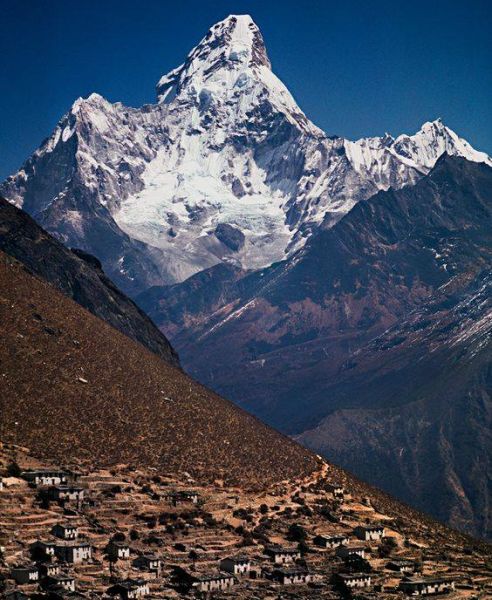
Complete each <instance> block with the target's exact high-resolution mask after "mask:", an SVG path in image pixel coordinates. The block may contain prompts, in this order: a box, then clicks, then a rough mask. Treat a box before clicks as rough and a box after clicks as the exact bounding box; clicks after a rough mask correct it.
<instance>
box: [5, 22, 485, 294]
mask: <svg viewBox="0 0 492 600" xmlns="http://www.w3.org/2000/svg"><path fill="white" fill-rule="evenodd" d="M157 95H158V101H157V103H156V104H153V105H146V106H143V107H142V108H129V107H126V106H124V105H123V104H121V103H111V102H108V101H107V100H106V99H105V98H103V97H102V96H100V95H99V94H96V93H94V94H91V95H90V96H89V97H88V98H85V99H83V98H79V99H78V100H76V101H75V102H74V104H73V105H72V107H71V109H70V110H69V111H68V112H67V113H66V115H65V116H64V117H62V119H61V120H60V121H59V123H58V125H57V126H56V128H55V130H54V132H53V134H52V135H51V136H50V137H49V138H48V139H47V140H46V141H45V142H44V143H43V144H42V145H41V146H40V148H39V149H38V150H36V152H35V153H34V154H33V155H32V156H31V158H30V159H29V160H28V161H26V163H25V164H24V165H23V167H22V169H20V170H19V172H18V173H16V174H15V175H13V176H12V177H9V178H8V179H7V180H6V181H5V182H4V183H3V184H2V185H1V186H0V193H3V194H4V195H5V197H6V198H8V199H9V200H10V201H11V202H14V203H16V204H17V206H22V207H23V208H24V209H25V210H26V211H28V212H29V213H31V214H32V215H34V216H35V218H37V219H38V220H39V221H40V223H41V224H42V225H43V226H44V227H45V228H47V229H48V230H49V231H50V232H52V233H55V234H56V235H58V236H59V237H61V238H62V239H63V240H64V241H65V242H66V243H67V244H69V245H70V246H76V247H79V248H82V249H85V250H87V251H89V252H92V253H93V254H96V255H98V256H99V258H101V260H102V261H103V264H104V266H105V268H106V270H107V272H108V273H109V274H110V275H111V276H112V277H113V278H114V279H115V280H116V281H117V282H118V283H119V284H120V285H121V286H123V288H125V289H127V290H128V289H131V290H134V289H137V290H139V291H140V290H141V289H142V288H144V287H146V286H148V285H154V284H162V283H172V282H175V281H181V280H183V279H185V278H186V277H188V276H190V275H192V274H193V273H195V272H197V271H200V270H202V269H205V268H207V267H210V266H212V265H214V264H217V263H218V262H221V261H227V262H233V263H234V264H236V265H238V266H240V267H242V268H245V269H256V268H260V267H264V266H267V265H269V264H271V263H272V262H275V261H278V260H282V259H284V258H287V257H289V256H290V255H291V254H292V253H293V252H295V251H296V250H297V249H298V248H300V247H302V246H303V244H304V243H305V241H306V239H307V238H308V237H309V236H310V235H312V234H313V233H314V232H316V230H317V228H318V227H319V226H320V225H321V224H323V226H324V227H329V226H330V225H332V224H333V223H335V222H336V221H337V220H339V219H340V218H341V217H343V216H344V215H345V214H346V213H347V212H348V211H349V210H350V209H351V208H352V207H353V206H354V205H355V204H356V203H357V202H358V201H360V200H365V199H367V198H369V197H370V196H371V195H373V194H375V193H376V192H377V191H379V190H386V189H388V188H389V187H394V188H401V187H402V186H404V185H408V184H412V183H414V182H416V181H417V180H418V179H419V178H421V177H423V176H425V175H426V174H427V173H428V172H429V171H430V169H431V168H432V167H433V166H434V164H435V162H436V161H437V160H438V158H439V157H440V156H441V155H442V154H443V153H444V152H446V153H448V154H455V155H459V156H464V157H465V158H467V159H469V160H473V161H476V162H486V163H487V164H489V165H491V166H492V162H491V160H490V158H489V157H488V156H487V155H486V154H484V153H482V152H477V151H476V150H474V149H473V148H472V147H471V146H470V145H469V144H468V143H467V142H466V141H465V140H463V139H461V138H459V137H458V136H457V135H456V134H455V133H454V132H453V131H452V130H451V129H449V128H447V127H446V126H445V125H444V124H443V123H442V121H441V120H436V121H433V122H429V123H425V124H424V125H423V126H422V127H421V129H420V130H419V131H418V132H417V133H416V134H414V135H410V136H409V135H400V136H399V137H397V138H396V139H395V138H393V137H392V136H391V135H389V134H385V135H384V136H382V137H371V138H363V139H360V140H357V141H355V142H352V141H349V140H345V139H343V138H339V137H329V136H327V135H326V134H325V133H324V132H323V131H321V130H320V129H319V128H318V127H316V126H315V125H314V124H313V123H312V122H311V121H310V120H309V119H308V118H307V117H306V116H305V115H304V113H303V112H302V110H301V109H300V108H299V106H298V105H297V103H296V101H295V100H294V98H293V97H292V95H291V94H290V92H289V91H288V89H287V88H286V87H285V85H284V84H283V83H282V82H281V81H280V80H279V79H278V78H277V77H276V75H275V74H274V73H273V72H272V69H271V65H270V61H269V59H268V55H267V51H266V48H265V43H264V41H263V37H262V34H261V32H260V30H259V28H258V27H257V25H256V24H255V23H254V21H253V20H252V18H251V17H250V16H249V15H231V16H229V17H227V18H226V19H224V20H223V21H220V22H219V23H217V24H216V25H214V26H213V27H212V28H211V29H210V30H209V31H208V33H207V34H206V35H205V37H204V38H203V39H202V40H201V41H200V42H199V43H198V45H197V46H196V47H195V48H193V49H192V50H191V52H190V53H189V54H188V56H187V57H186V58H185V60H184V62H183V64H182V65H180V66H179V67H177V68H176V69H173V70H172V71H171V72H169V73H168V74H167V75H165V76H164V77H162V78H161V79H160V81H159V83H158V84H157Z"/></svg>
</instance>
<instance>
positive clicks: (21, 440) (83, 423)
mask: <svg viewBox="0 0 492 600" xmlns="http://www.w3.org/2000/svg"><path fill="white" fill-rule="evenodd" d="M0 336H1V339H2V342H1V345H0V377H1V381H2V393H1V395H0V410H1V414H2V419H1V423H0V439H2V440H3V441H5V442H12V443H16V444H21V445H25V446H28V447H29V448H31V450H32V451H33V453H34V454H35V455H37V456H39V457H43V458H49V459H53V460H57V461H62V462H64V463H70V462H73V463H77V462H81V461H82V462H84V461H85V462H87V463H91V464H94V463H96V464H99V465H111V464H116V463H130V464H134V465H140V466H145V467H156V468H158V469H159V470H161V471H163V472H174V473H180V472H181V473H182V472H185V471H186V472H189V473H190V474H192V475H193V476H196V477H199V478H201V479H202V480H211V479H217V478H220V479H223V480H225V481H227V482H229V483H239V484H242V485H247V486H251V487H257V486H265V485H268V484H270V483H273V482H275V481H280V480H283V479H289V478H299V477H303V476H305V475H308V474H309V473H311V472H312V471H313V470H314V469H315V468H316V465H317V460H316V458H315V457H314V456H313V455H312V454H311V453H310V452H308V451H307V450H304V449H303V448H301V447H300V446H299V445H297V444H296V443H294V442H293V441H291V440H290V439H288V438H286V437H284V436H282V435H281V434H279V433H277V432H275V431H273V430H272V429H270V428H269V427H267V426H265V425H264V424H262V423H260V422H259V421H258V420H257V419H256V418H254V417H252V416H251V415H249V414H247V413H245V412H243V411H242V410H240V409H239V408H237V407H235V406H234V405H233V404H232V403H230V402H228V401H226V400H224V399H223V398H221V397H219V396H217V395H216V394H214V393H212V392H211V391H210V390H208V389H206V388H204V387H203V386H201V385H199V384H197V383H196V382H194V381H193V380H191V379H190V378H189V377H188V376H186V375H185V374H184V373H182V372H181V371H180V370H178V369H175V368H173V367H170V366H169V365H167V364H165V363H164V362H163V361H161V360H160V359H159V358H158V357H157V356H155V355H153V354H151V353H150V352H148V351H147V350H145V349H144V348H143V347H142V346H140V345H139V344H138V343H136V342H133V341H132V340H130V339H129V338H127V337H125V336H124V335H122V334H121V333H119V332H118V331H116V330H115V329H113V328H112V327H110V326H109V325H107V324H106V323H104V322H103V321H101V320H99V319H98V318H96V317H94V316H93V315H92V314H90V313H89V312H87V311H85V310H84V309H83V308H81V307H80V306H79V305H77V304H76V303H74V302H73V301H71V300H70V299H68V298H66V297H65V296H63V295H62V294H60V293H58V292H57V291H56V290H55V289H54V288H53V287H51V286H50V285H49V284H47V283H46V282H44V281H42V280H40V279H37V278H36V277H33V276H32V275H30V274H29V273H27V272H26V270H25V269H24V268H23V267H22V266H21V265H20V263H17V262H16V261H15V260H14V259H12V258H11V257H9V256H8V255H6V254H3V253H2V254H1V255H0Z"/></svg>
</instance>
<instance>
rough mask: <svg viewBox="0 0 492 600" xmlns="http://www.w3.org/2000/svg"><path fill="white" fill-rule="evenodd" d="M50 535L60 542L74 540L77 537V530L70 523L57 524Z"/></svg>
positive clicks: (75, 526)
mask: <svg viewBox="0 0 492 600" xmlns="http://www.w3.org/2000/svg"><path fill="white" fill-rule="evenodd" d="M51 533H52V534H53V535H54V536H56V537H58V538H60V539H62V540H76V539H77V538H78V537H79V529H78V527H77V525H73V524H72V523H57V524H56V525H54V526H53V529H52V530H51Z"/></svg>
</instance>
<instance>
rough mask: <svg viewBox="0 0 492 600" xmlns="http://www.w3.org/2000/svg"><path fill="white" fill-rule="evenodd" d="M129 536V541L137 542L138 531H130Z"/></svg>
mask: <svg viewBox="0 0 492 600" xmlns="http://www.w3.org/2000/svg"><path fill="white" fill-rule="evenodd" d="M129 535H130V539H131V540H133V541H135V540H138V539H139V537H140V534H139V533H138V531H137V530H136V529H131V530H130V534H129Z"/></svg>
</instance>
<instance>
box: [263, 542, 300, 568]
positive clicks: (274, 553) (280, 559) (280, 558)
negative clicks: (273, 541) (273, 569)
mask: <svg viewBox="0 0 492 600" xmlns="http://www.w3.org/2000/svg"><path fill="white" fill-rule="evenodd" d="M265 554H266V555H267V556H269V557H270V559H271V560H272V561H273V562H274V563H275V564H286V563H292V562H295V561H296V560H298V559H300V558H301V551H300V550H299V548H292V547H290V546H276V545H274V546H267V547H266V548H265Z"/></svg>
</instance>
